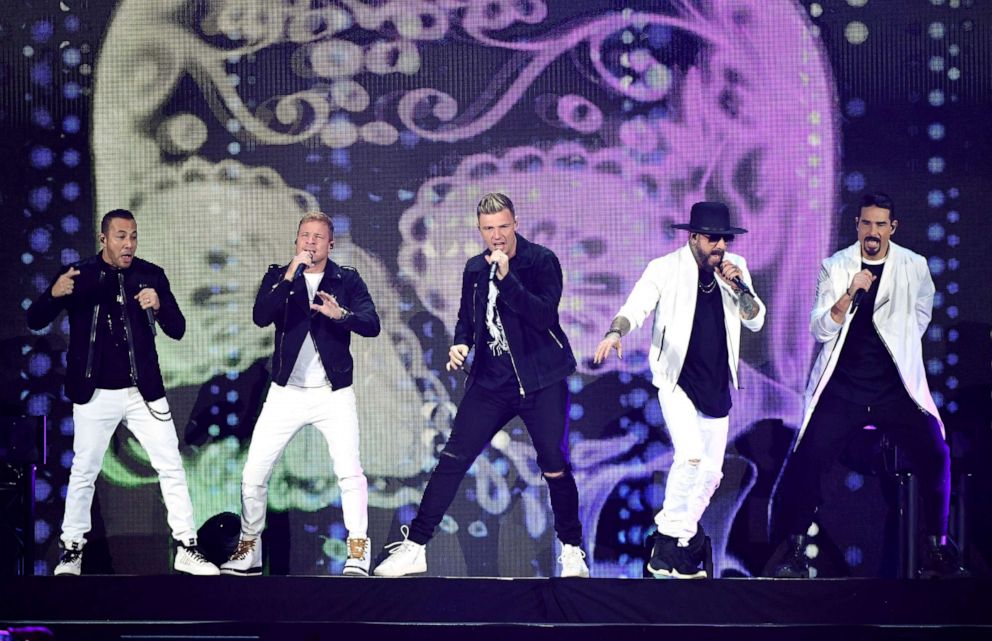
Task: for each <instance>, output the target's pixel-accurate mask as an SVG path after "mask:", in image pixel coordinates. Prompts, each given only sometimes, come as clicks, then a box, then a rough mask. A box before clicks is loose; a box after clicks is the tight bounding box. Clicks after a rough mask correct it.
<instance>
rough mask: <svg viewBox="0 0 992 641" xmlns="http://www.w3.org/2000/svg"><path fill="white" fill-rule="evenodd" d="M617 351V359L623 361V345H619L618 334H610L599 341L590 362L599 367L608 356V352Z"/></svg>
mask: <svg viewBox="0 0 992 641" xmlns="http://www.w3.org/2000/svg"><path fill="white" fill-rule="evenodd" d="M611 349H615V350H617V358H619V359H620V360H623V345H622V344H621V343H620V334H617V333H616V332H610V333H609V334H607V335H606V338H604V339H603V340H601V341H599V345H597V346H596V354H595V356H593V357H592V362H593V363H595V364H596V365H599V364H600V363H602V362H603V361H605V360H606V359H607V357H609V355H610V350H611Z"/></svg>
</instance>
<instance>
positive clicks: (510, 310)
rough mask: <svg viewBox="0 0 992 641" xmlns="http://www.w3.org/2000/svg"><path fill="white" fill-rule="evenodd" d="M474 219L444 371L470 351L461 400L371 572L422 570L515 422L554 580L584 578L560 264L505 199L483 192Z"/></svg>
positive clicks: (459, 365) (586, 573)
mask: <svg viewBox="0 0 992 641" xmlns="http://www.w3.org/2000/svg"><path fill="white" fill-rule="evenodd" d="M476 219H477V221H478V225H479V232H480V233H481V234H482V240H483V241H484V242H485V244H486V250H485V251H484V252H483V253H481V254H479V255H477V256H474V257H472V258H470V259H469V260H468V262H467V263H466V264H465V270H464V272H463V273H462V296H461V305H460V306H459V309H458V323H457V324H456V325H455V336H454V345H452V346H451V349H449V350H448V365H447V367H448V369H449V370H457V369H461V368H462V367H464V366H465V360H466V358H467V357H468V353H469V350H470V349H471V348H472V347H475V361H474V363H473V365H472V369H471V372H470V373H469V377H468V381H467V382H466V384H465V387H466V391H465V397H464V398H463V399H462V402H461V404H460V405H459V407H458V412H457V414H456V415H455V420H454V425H453V427H452V429H451V436H450V438H449V439H448V442H447V444H446V445H445V447H444V450H443V451H442V452H441V456H440V457H439V460H438V464H437V467H435V468H434V471H433V473H432V474H431V478H430V481H428V483H427V487H426V489H425V490H424V496H423V499H422V500H421V502H420V509H419V511H418V512H417V517H416V518H415V519H414V520H413V523H412V524H411V526H410V528H409V529H407V526H405V525H404V526H402V528H401V531H402V532H403V534H404V540H403V541H401V542H398V543H393V544H390V546H387V547H390V548H392V549H391V550H390V555H389V557H388V558H387V559H385V560H384V561H383V562H382V563H380V564H379V566H378V567H376V570H375V574H376V576H391V577H395V576H404V575H408V574H422V573H424V572H426V571H427V557H426V552H425V546H426V544H427V542H428V541H430V539H431V537H432V536H433V534H434V529H435V528H436V527H437V526H438V524H439V523H440V522H441V519H442V517H443V516H444V513H445V511H447V509H448V506H450V505H451V502H452V501H453V500H454V498H455V494H456V492H457V491H458V486H459V485H460V484H461V481H462V479H463V478H464V477H465V474H466V472H467V471H468V469H469V468H470V467H471V466H472V463H473V462H474V461H475V459H476V458H477V457H478V456H479V454H481V453H482V451H483V449H484V448H485V447H486V445H487V444H488V443H489V441H490V440H492V438H493V436H494V435H495V434H496V433H497V432H498V431H499V430H500V429H501V428H502V427H503V426H504V425H505V424H506V423H507V422H508V421H509V420H510V419H512V418H513V417H514V416H520V418H521V419H523V422H524V425H526V426H527V431H528V432H529V433H530V436H531V439H532V440H533V442H534V448H535V449H536V450H537V465H538V467H540V469H541V472H542V473H543V474H544V478H545V479H546V480H547V483H548V490H549V493H550V496H551V510H552V512H553V513H554V526H555V532H556V533H557V535H558V539H559V540H560V541H561V554H560V555H559V557H558V561H559V563H561V565H562V569H561V576H562V577H588V576H589V568H588V567H587V565H586V562H585V553H584V552H583V551H582V548H581V545H582V524H581V522H580V521H579V496H578V491H577V489H576V487H575V479H574V477H573V476H572V472H571V467H570V465H569V457H568V408H569V391H568V384H567V383H566V380H565V379H566V377H567V376H568V375H569V374H571V373H572V372H574V371H575V357H574V356H573V355H572V348H571V347H570V346H569V344H568V339H567V338H566V337H565V333H564V332H563V331H562V329H561V325H560V324H559V322H558V303H559V301H560V300H561V292H562V272H561V266H560V265H559V263H558V259H557V257H556V256H555V255H554V254H553V253H552V252H551V251H550V250H548V249H547V248H545V247H542V246H540V245H536V244H534V243H531V242H529V241H527V239H525V238H524V237H523V236H518V235H517V233H516V230H517V218H516V213H515V212H514V209H513V203H512V202H511V201H510V199H509V198H507V197H506V196H504V195H503V194H496V193H493V194H487V195H485V196H483V197H482V200H481V201H480V202H479V205H478V207H477V209H476Z"/></svg>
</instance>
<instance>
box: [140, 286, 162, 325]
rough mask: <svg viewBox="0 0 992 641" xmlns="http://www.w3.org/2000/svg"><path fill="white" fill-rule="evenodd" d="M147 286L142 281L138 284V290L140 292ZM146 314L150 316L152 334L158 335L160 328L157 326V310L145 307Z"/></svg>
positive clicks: (149, 323)
mask: <svg viewBox="0 0 992 641" xmlns="http://www.w3.org/2000/svg"><path fill="white" fill-rule="evenodd" d="M146 287H148V285H145V284H143V283H142V284H140V285H138V291H139V292H140V291H141V290H142V289H144V288H146ZM145 316H147V317H148V326H149V327H151V328H152V336H157V335H158V329H157V328H156V327H155V312H154V310H152V308H151V307H148V308H146V309H145Z"/></svg>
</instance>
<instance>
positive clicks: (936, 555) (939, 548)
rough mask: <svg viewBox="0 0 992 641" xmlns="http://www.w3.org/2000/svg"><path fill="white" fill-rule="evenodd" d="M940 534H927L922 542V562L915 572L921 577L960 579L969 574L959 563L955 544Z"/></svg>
mask: <svg viewBox="0 0 992 641" xmlns="http://www.w3.org/2000/svg"><path fill="white" fill-rule="evenodd" d="M943 538H944V537H940V536H928V537H926V540H925V541H924V543H923V564H922V565H921V566H920V571H919V572H918V573H917V576H919V577H920V578H921V579H960V578H964V577H969V576H971V573H970V572H968V570H966V569H964V567H963V566H962V565H961V555H960V554H959V553H958V548H957V546H956V545H954V544H953V543H951V541H950V539H947V540H946V541H947V542H946V543H941V539H943Z"/></svg>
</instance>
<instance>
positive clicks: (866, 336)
mask: <svg viewBox="0 0 992 641" xmlns="http://www.w3.org/2000/svg"><path fill="white" fill-rule="evenodd" d="M884 268H885V262H879V263H874V264H869V263H865V262H862V263H861V269H867V270H868V271H870V272H871V273H872V274H874V275H875V280H874V281H872V284H871V287H869V288H868V291H867V292H865V295H864V296H863V297H862V299H861V302H860V303H859V304H858V308H857V310H855V312H854V318H853V319H851V326H850V327H849V328H848V330H847V338H845V339H844V347H843V348H842V349H841V352H840V357H839V358H838V359H837V367H836V368H835V369H834V373H833V375H832V376H831V377H830V382H829V383H828V384H827V388H826V389H825V390H824V392H823V393H824V394H825V395H828V396H837V397H840V398H842V399H844V400H846V401H848V402H850V403H857V404H858V405H872V404H876V403H883V402H886V401H892V400H896V399H899V398H901V397H902V394H903V393H904V388H903V385H902V381H901V380H900V378H899V370H897V369H896V366H895V363H894V362H893V361H892V355H891V354H889V350H888V349H887V348H886V347H885V344H884V343H883V342H882V339H881V338H880V337H879V335H878V331H877V330H876V329H875V324H874V323H873V322H872V312H873V311H874V309H875V298H876V296H878V286H879V283H881V282H882V272H883V270H884Z"/></svg>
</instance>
